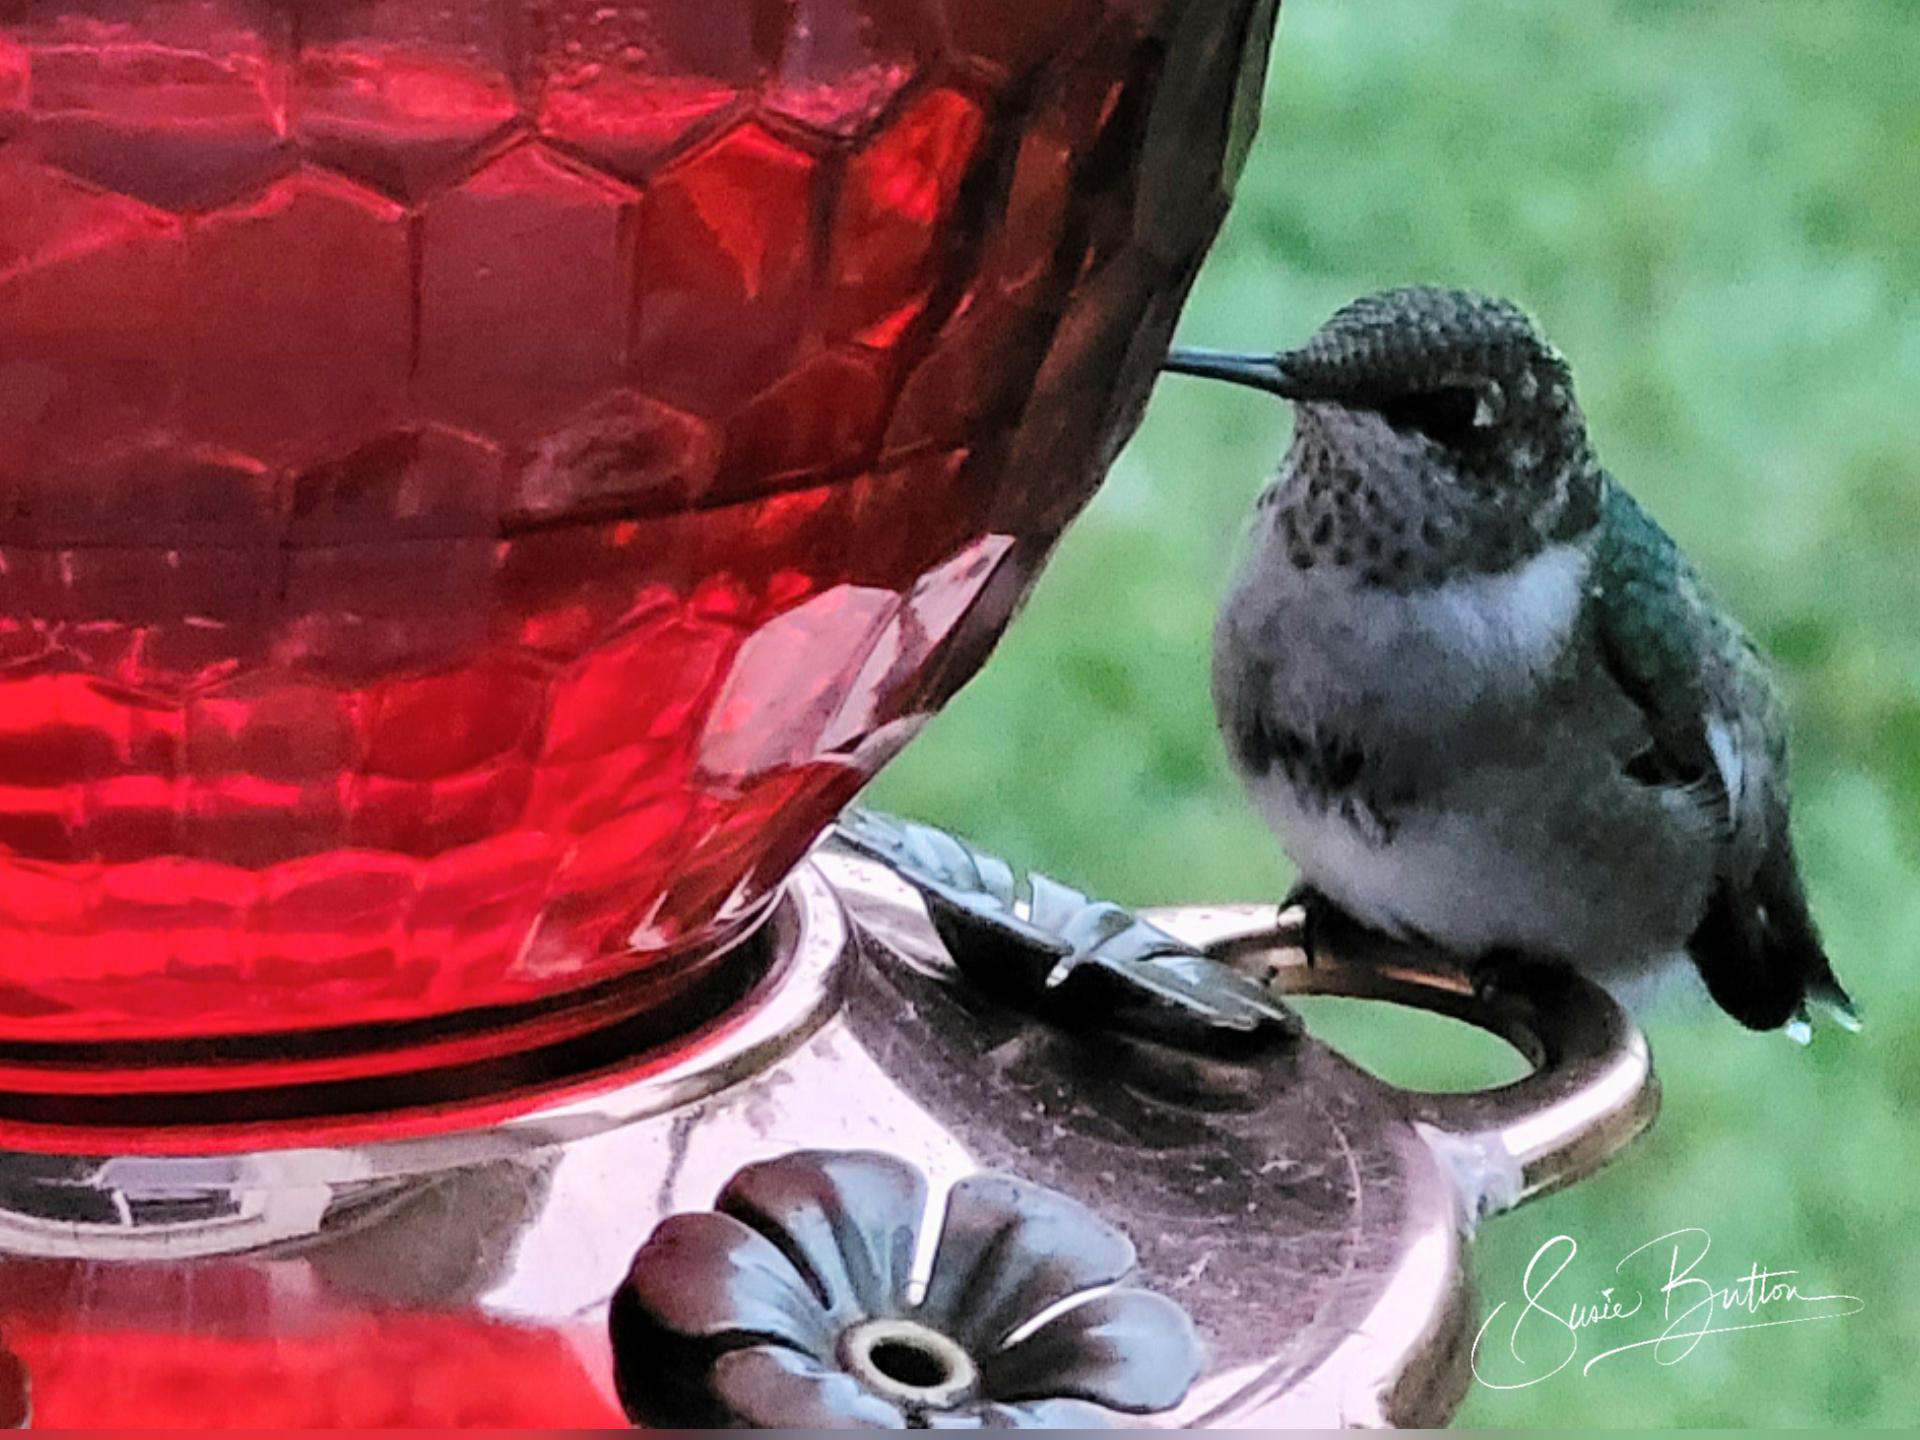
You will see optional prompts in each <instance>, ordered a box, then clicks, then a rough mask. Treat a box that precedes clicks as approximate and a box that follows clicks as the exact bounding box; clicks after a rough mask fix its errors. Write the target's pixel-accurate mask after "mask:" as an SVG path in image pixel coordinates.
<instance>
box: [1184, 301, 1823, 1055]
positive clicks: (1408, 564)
mask: <svg viewBox="0 0 1920 1440" xmlns="http://www.w3.org/2000/svg"><path fill="white" fill-rule="evenodd" d="M1165 368H1166V369H1167V370H1169V371H1172V372H1175V373H1180V374H1186V375H1198V376H1203V377H1209V378H1213V379H1219V380H1226V381H1231V382H1233V383H1235V384H1240V385H1248V386H1252V387H1254V388H1256V389H1259V390H1263V391H1267V392H1269V393H1271V394H1274V395H1278V396H1280V397H1282V398H1283V399H1286V400H1288V401H1290V402H1291V403H1292V405H1293V409H1294V417H1295V423H1294V430H1293V438H1292V442H1291V444H1290V446H1289V448H1288V450H1287V453H1286V457H1285V459H1284V461H1283V462H1282V464H1281V466H1280V470H1279V473H1278V475H1277V476H1276V478H1275V479H1274V480H1273V482H1272V483H1271V484H1270V485H1269V486H1268V487H1267V488H1266V490H1265V491H1264V492H1263V493H1262V494H1261V496H1260V498H1259V500H1258V502H1257V504H1256V507H1255V512H1254V519H1253V525H1252V533H1251V539H1250V545H1249V547H1248V550H1247V552H1246V555H1245V558H1244V560H1243V561H1242V563H1241V566H1240V569H1239V571H1238V574H1237V576H1236V578H1235V579H1234V580H1233V582H1232V583H1231V586H1230V588H1229V591H1228V594H1227V596H1226V599H1225V601H1224V602H1223V604H1222V606H1221V609H1220V613H1219V618H1218V621H1217V624H1216V626H1215V630H1214V643H1213V673H1212V689H1213V699H1214V705H1215V709H1216V711H1217V713H1218V717H1219V721H1220V728H1221V733H1222V736H1223V737H1224V740H1225V742H1226V747H1227V751H1228V755H1229V757H1230V759H1231V762H1232V765H1233V768H1234V769H1235V770H1236V771H1237V772H1238V774H1239V776H1240V778H1241V779H1242V780H1243V782H1244V783H1245V785H1246V786H1247V789H1248V791H1249V793H1250V795H1251V797H1252V799H1253V802H1254V804H1255V806H1256V808H1257V809H1258V810H1259V811H1260V813H1261V814H1262V816H1263V817H1264V819H1265V820H1266V821H1267V823H1268V824H1269V826H1270V827H1271V828H1272V829H1273V830H1274V832H1275V834H1276V835H1277V837H1278V838H1279V840H1280V842H1281V844H1282V847H1283V848H1284V849H1285V850H1286V851H1287V853H1288V855H1289V856H1290V857H1291V858H1292V860H1293V861H1294V864H1295V866H1296V868H1297V870H1298V872H1299V876H1300V882H1301V883H1300V887H1299V889H1298V890H1297V891H1296V894H1295V898H1299V899H1302V900H1304V901H1305V902H1306V903H1307V906H1308V914H1309V918H1310V920H1311V917H1312V916H1313V914H1315V913H1316V911H1317V912H1318V913H1321V914H1324V913H1325V912H1326V910H1327V909H1328V908H1331V909H1332V910H1334V911H1337V912H1339V913H1341V914H1343V915H1344V916H1346V917H1348V918H1349V919H1351V920H1354V921H1357V922H1359V923H1360V924H1361V925H1363V926H1365V927H1367V928H1369V929H1372V930H1374V931H1377V932H1381V933H1384V934H1386V935H1388V936H1392V937H1395V938H1398V939H1401V940H1405V941H1409V942H1412V943H1416V944H1422V945H1426V946H1429V947H1432V948H1434V949H1436V950H1438V951H1440V952H1442V953H1444V954H1446V955H1448V956H1450V957H1453V958H1454V959H1456V960H1458V961H1460V962H1461V963H1463V964H1465V965H1466V966H1468V967H1469V968H1470V969H1472V970H1474V971H1475V973H1478V974H1481V975H1486V974H1488V973H1490V967H1491V966H1493V965H1494V964H1495V963H1497V962H1499V961H1501V960H1505V959H1510V958H1516V957H1522V958H1527V959H1531V960H1535V961H1545V962H1548V963H1554V964H1561V965H1566V966H1570V967H1573V968H1575V969H1578V970H1580V971H1581V972H1583V973H1585V974H1587V975H1589V976H1591V977H1592V978H1593V979H1595V980H1597V981H1598V982H1600V983H1601V984H1602V985H1604V986H1606V987H1607V988H1608V989H1610V990H1612V991H1614V993H1616V994H1617V995H1623V996H1631V995H1633V994H1635V993H1637V992H1639V991H1642V990H1644V989H1645V988H1646V986H1647V982H1649V981H1652V980H1657V979H1658V978H1659V977H1662V976H1665V975H1668V974H1669V973H1671V971H1672V968H1673V967H1675V966H1677V965H1684V964H1688V963H1690V964H1691V965H1692V966H1693V967H1694V968H1695V969H1696V970H1697V971H1698V973H1699V976H1700V978H1701V979H1702V980H1703V981H1704V982H1705V986H1706V989H1707V992H1708V993H1709V994H1710V995H1711V996H1712V998H1713V1000H1714V1001H1715V1003H1717V1004H1718V1005H1719V1006H1720V1008H1722V1009H1723V1010H1725V1011H1726V1012H1727V1013H1728V1014H1729V1015H1731V1016H1732V1017H1733V1018H1734V1019H1735V1020H1738V1021H1739V1022H1740V1023H1741V1024H1743V1025H1745V1026H1747V1027H1748V1028H1750V1029H1754V1030H1774V1029H1779V1028H1782V1027H1784V1028H1785V1029H1786V1030H1787V1032H1788V1033H1789V1034H1790V1035H1792V1036H1793V1037H1794V1038H1796V1039H1798V1040H1801V1041H1802V1042H1804V1041H1805V1040H1806V1039H1807V1038H1808V1036H1809V1034H1810V1022H1809V1011H1808V1002H1809V1001H1813V1002H1817V1003H1820V1004H1821V1005H1823V1006H1824V1007H1825V1008H1826V1009H1828V1010H1830V1011H1831V1012H1832V1013H1833V1015H1834V1016H1835V1018H1836V1019H1837V1020H1839V1021H1840V1023H1842V1024H1843V1025H1845V1026H1846V1027H1847V1028H1849V1029H1852V1028H1857V1024H1858V1021H1857V1018H1856V1015H1855V1011H1854V1008H1853V1004H1852V1001H1851V1000H1850V998H1849V997H1848V995H1847V992H1846V991H1845V989H1844V988H1843V987H1842V986H1841V984H1840V982H1839V980H1838V979H1836V978H1835V976H1834V973H1833V968H1832V966H1831V965H1830V964H1829V962H1828V959H1827V955H1826V952H1825V950H1824V948H1823V947H1822V944H1821V940H1820V935H1819V931H1818V929H1817V928H1816V926H1815V923H1814V920H1813V917H1812V915H1811V914H1810V912H1809V909H1808V904H1807V897H1806V893H1805V889H1804V886H1803V884H1802V881H1801V877H1800V872H1799V865H1798V862H1797V860H1796V858H1795V854H1794V848H1793V840H1792V836H1791V833H1790V830H1789V823H1788V815H1789V802H1788V790H1787V741H1786V724H1785V717H1784V714H1783V711H1782V706H1781V702H1780V699H1779V695H1778V692H1777V691H1776V688H1775V685H1774V682H1773V678H1772V675H1771V672H1770V670H1769V667H1768V665H1767V662H1766V660H1765V659H1764V657H1763V656H1762V654H1761V652H1760V651H1759V649H1758V648H1757V647H1756V645H1755V644H1754V642H1753V641H1752V640H1751V639H1750V638H1749V637H1748V635H1747V634H1746V632H1745V631H1743V630H1742V629H1741V628H1740V626H1739V625H1738V624H1737V623H1736V622H1735V621H1734V620H1733V619H1732V617H1731V616H1729V615H1728V613H1727V612H1726V611H1725V610H1724V609H1723V608H1722V607H1721V606H1720V604H1719V603H1718V602H1717V601H1716V600H1715V599H1714V597H1713V596H1712V595H1711V594H1710V593H1709V591H1708V589H1707V587H1706V586H1705V585H1704V584H1703V583H1702V581H1701V579H1700V577H1699V576H1698V575H1697V574H1696V572H1695V570H1694V568H1693V566H1692V565H1691V564H1690V563H1689V562H1688V561H1687V559H1686V557H1685V556H1684V555H1683V554H1682V553H1681V551H1680V549H1679V547H1678V546H1677V545H1676V544H1675V543H1674V541H1673V540H1672V539H1671V538H1670V537H1669V536H1668V535H1667V533H1666V532H1665V531H1664V530H1662V529H1661V528H1660V526H1659V525H1658V524H1657V523H1655V521H1654V520H1653V518H1652V517H1651V516H1650V515H1649V514H1648V513H1647V512H1646V511H1645V510H1644V509H1642V508H1641V507H1640V505H1639V504H1638V503H1637V502H1636V501H1635V500H1634V499H1633V497H1632V496H1631V495H1629V494H1628V493H1627V491H1626V489H1625V488H1624V487H1623V486H1622V485H1621V484H1620V483H1619V481H1618V480H1616V479H1615V478H1614V477H1613V476H1612V475H1611V474H1610V473H1608V471H1607V470H1606V469H1605V468H1604V467H1603V466H1602V465H1601V463H1600V461H1599V459H1598V457H1597V456H1596V454H1595V451H1594V448H1593V444H1592V441H1591V440H1590V439H1589V437H1588V433H1587V425H1586V421H1585V419H1584V417H1583V416H1582V414H1581V410H1580V407H1579V405H1578V403H1577V402H1576V400H1575V398H1574V390H1573V377H1572V373H1571V371H1570V369H1569V367H1568V365H1567V362H1566V360H1565V359H1564V358H1563V357H1562V356H1561V355H1560V353H1559V352H1558V351H1557V350H1555V349H1554V348H1553V346H1551V345H1550V344H1549V343H1548V342H1547V341H1546V340H1545V339H1544V338H1543V337H1542V335H1541V333H1540V332H1539V330H1538V329H1537V328H1536V327H1535V326H1534V324H1533V322H1532V321H1531V320H1530V319H1529V318H1528V317H1527V316H1526V314H1524V313H1523V312H1522V311H1521V310H1520V309H1519V308H1518V307H1517V306H1515V305H1513V304H1511V303H1510V302H1507V301H1504V300H1499V299H1494V298H1490V297H1488V296H1484V295H1480V294H1475V293H1472V292H1469V291H1463V290H1452V289H1440V288H1434V287H1412V288H1405V289H1397V290H1389V291H1384V292H1382V293H1379V294H1374V295H1369V296H1366V297H1364V298H1361V299H1359V300H1355V301H1353V302H1352V303H1351V304H1349V305H1347V306H1345V307H1344V308H1342V309H1340V310H1339V311H1337V312H1336V313H1335V314H1334V315H1333V316H1332V318H1331V319H1329V320H1328V321H1327V322H1326V323H1325V324H1324V325H1323V326H1322V327H1321V328H1320V329H1319V330H1318V331H1317V332H1316V333H1315V334H1313V335H1312V336H1311V337H1310V338H1309V339H1308V340H1307V341H1306V343H1305V344H1303V345H1301V346H1300V347H1299V348H1298V349H1295V350H1290V351H1286V352H1284V353H1281V354H1277V355H1273V356H1259V355H1228V354H1221V353H1216V352H1210V351H1195V350H1175V351H1174V352H1172V354H1171V355H1170V356H1169V358H1168V360H1167V361H1166V362H1165ZM1309 933H1311V931H1310V932H1309Z"/></svg>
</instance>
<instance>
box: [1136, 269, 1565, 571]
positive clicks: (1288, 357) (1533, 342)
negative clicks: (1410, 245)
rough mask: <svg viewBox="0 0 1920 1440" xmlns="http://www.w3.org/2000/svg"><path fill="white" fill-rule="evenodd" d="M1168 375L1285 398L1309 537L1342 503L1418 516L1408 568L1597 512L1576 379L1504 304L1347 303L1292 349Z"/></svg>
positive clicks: (1428, 291) (1351, 508) (1408, 298)
mask: <svg viewBox="0 0 1920 1440" xmlns="http://www.w3.org/2000/svg"><path fill="white" fill-rule="evenodd" d="M1167 368H1168V369H1169V370H1173V371H1177V372H1180V373H1184V374H1196V375H1204V376H1209V377H1211V378H1215V379H1225V380H1232V381H1235V382H1237V383H1239V384H1244V385H1252V386H1254V387H1256V388H1258V389H1262V390H1266V391H1268V392H1270V393H1272V394H1275V395H1279V396H1282V397H1284V398H1285V399H1287V400H1290V401H1292V402H1293V403H1294V407H1295V411H1296V415H1297V422H1298V423H1297V424H1296V427H1295V434H1294V443H1293V449H1292V450H1291V451H1290V452H1289V454H1288V457H1287V464H1286V466H1285V468H1284V469H1283V471H1282V475H1281V487H1280V490H1281V491H1282V492H1284V491H1285V490H1286V489H1287V488H1288V487H1289V486H1292V487H1293V488H1295V489H1298V490H1299V491H1300V492H1301V493H1300V494H1299V495H1298V496H1297V497H1295V498H1297V499H1298V500H1299V501H1300V508H1304V509H1307V510H1309V511H1311V512H1312V513H1310V514H1308V515H1307V517H1306V518H1307V520H1308V521H1310V522H1311V523H1309V524H1308V525H1307V526H1306V533H1307V534H1308V535H1309V536H1312V535H1315V534H1319V533H1323V532H1335V533H1336V534H1337V532H1338V531H1340V530H1341V529H1342V528H1352V527H1351V526H1348V527H1343V526H1342V525H1341V523H1340V522H1341V521H1342V520H1343V519H1344V518H1348V515H1347V512H1364V513H1363V514H1361V515H1360V516H1359V518H1357V519H1355V520H1354V524H1355V525H1365V524H1367V523H1368V522H1367V521H1366V519H1365V516H1369V515H1370V516H1375V517H1380V519H1381V525H1380V527H1378V528H1384V529H1389V530H1390V533H1397V532H1398V531H1399V530H1401V529H1404V528H1405V525H1406V522H1407V521H1409V520H1412V522H1413V524H1414V526H1415V533H1416V535H1417V536H1424V543H1421V544H1418V545H1414V546H1412V547H1411V549H1413V550H1415V551H1418V552H1421V553H1418V554H1414V555H1412V556H1410V558H1409V561H1408V563H1409V564H1412V563H1414V562H1422V563H1420V564H1418V566H1417V568H1419V569H1422V570H1425V571H1430V572H1431V571H1438V570H1443V569H1444V570H1454V569H1457V568H1459V567H1462V566H1464V567H1466V568H1469V569H1496V568H1502V567H1503V566H1504V565H1506V564H1509V563H1511V562H1512V561H1513V560H1514V559H1517V558H1519V557H1521V556H1522V555H1524V554H1526V553H1530V552H1531V551H1532V550H1534V549H1537V548H1538V547H1539V546H1540V545H1543V544H1545V543H1548V542H1549V541H1551V540H1553V539H1557V538H1566V537H1567V536H1569V535H1571V534H1575V533H1578V531H1580V530H1582V529H1584V528H1585V527H1586V525H1588V524H1590V523H1591V521H1592V519H1593V516H1594V515H1595V513H1596V510H1597V501H1598V495H1599V471H1598V467H1597V465H1596V463H1595V461H1594V457H1593V454H1592V451H1591V449H1590V447H1589V446H1588V443H1587V432H1586V421H1585V420H1584V418H1583V417H1582V416H1581V413H1580V408H1579V406H1578V404H1576V403H1575V400H1574V396H1573V377H1572V374H1571V372H1570V371H1569V370H1568V368H1567V363H1566V361H1565V360H1564V359H1563V358H1561V355H1560V353H1559V352H1558V351H1557V350H1555V349H1554V348H1553V347H1552V346H1551V345H1549V344H1548V343H1547V341H1546V340H1545V339H1544V338H1543V337H1542V336H1541V334H1540V332H1539V331H1538V330H1537V329H1536V328H1535V327H1534V325H1533V322H1532V321H1531V320H1529V319H1528V318H1527V316H1526V314H1525V313H1524V312H1523V311H1521V310H1520V309H1519V308H1518V307H1517V306H1515V305H1512V304H1510V303H1509V302H1507V301H1505V300H1496V299H1492V298H1490V297H1488V296H1485V295H1477V294H1474V293H1473V292H1471V291H1466V290H1446V289H1439V288H1434V287H1428V286H1418V287H1411V288H1407V289H1400V290H1386V291H1382V292H1380V293H1379V294H1375V295H1368V296H1364V297H1363V298H1361V299H1359V300H1355V301H1353V302H1352V303H1351V304H1349V305H1346V306H1344V307H1342V308H1341V309H1340V310H1338V311H1336V312H1335V313H1334V315H1333V316H1332V317H1331V318H1330V319H1329V320H1328V321H1327V322H1326V323H1325V324H1324V325H1322V326H1321V327H1320V329H1319V330H1318V331H1316V332H1315V333H1314V334H1313V335H1312V337H1310V338H1309V339H1308V340H1307V342H1306V343H1305V344H1304V345H1302V346H1300V347H1299V348H1298V349H1296V350H1289V351H1286V352H1284V353H1282V354H1279V355H1274V356H1270V357H1255V356H1229V355H1216V354H1211V353H1207V352H1198V351H1181V350H1176V351H1174V352H1173V354H1172V355H1171V356H1170V357H1169V359H1168V362H1167ZM1282 498H1283V499H1284V498H1285V497H1284V494H1283V495H1282ZM1308 502H1312V503H1311V504H1310V505H1309V503H1308ZM1322 511H1325V512H1328V513H1330V515H1331V519H1330V520H1329V521H1328V522H1327V523H1325V524H1322V523H1320V521H1319V519H1318V514H1319V513H1320V512H1322ZM1388 522H1399V523H1397V524H1393V525H1391V526H1389V525H1388ZM1389 538H1390V536H1389ZM1382 543H1384V542H1382ZM1343 548H1345V549H1349V550H1351V549H1353V548H1354V547H1353V546H1351V545H1349V546H1346V547H1343ZM1368 548H1372V547H1371V544H1369V547H1368ZM1336 553H1337V551H1336ZM1403 568H1404V567H1403Z"/></svg>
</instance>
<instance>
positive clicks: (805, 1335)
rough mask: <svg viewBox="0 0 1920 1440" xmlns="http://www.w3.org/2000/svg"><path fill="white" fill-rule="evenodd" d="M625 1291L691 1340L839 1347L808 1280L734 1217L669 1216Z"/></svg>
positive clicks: (634, 1267) (636, 1258)
mask: <svg viewBox="0 0 1920 1440" xmlns="http://www.w3.org/2000/svg"><path fill="white" fill-rule="evenodd" d="M623 1293H625V1294H626V1295H628V1296H630V1297H631V1299H632V1301H633V1302H634V1303H635V1304H636V1305H638V1306H639V1307H640V1308H641V1309H642V1310H644V1311H645V1312H646V1313H647V1314H648V1315H649V1316H651V1317H652V1319H653V1322H654V1323H656V1324H658V1325H660V1326H662V1327H664V1328H666V1329H668V1330H671V1331H672V1332H674V1333H675V1334H677V1335H684V1336H687V1337H689V1338H709V1337H720V1336H728V1337H758V1338H763V1339H767V1340H774V1341H778V1342H780V1343H782V1344H786V1345H790V1346H793V1347H794V1348H796V1349H801V1350H813V1351H825V1350H827V1349H829V1348H830V1347H831V1346H832V1344H833V1332H832V1330H831V1329H830V1320H829V1317H828V1315H827V1312H826V1310H825V1309H824V1307H822V1305H821V1304H820V1301H819V1298H818V1297H817V1296H816V1295H815V1294H814V1292H813V1291H812V1289H810V1288H809V1287H808V1285H807V1283H806V1280H805V1278H804V1277H803V1276H802V1275H801V1274H800V1272H799V1271H798V1270H796V1269H795V1268H794V1266H793V1264H792V1262H790V1261H789V1260H788V1259H787V1257H786V1256H785V1255H783V1254H781V1252H780V1250H779V1249H778V1248H777V1247H776V1246H775V1245H774V1244H773V1243H772V1242H771V1241H769V1240H768V1239H767V1238H766V1237H765V1236H764V1235H761V1234H758V1233H756V1232H755V1231H754V1230H752V1229H749V1228H748V1227H747V1226H746V1225H744V1224H742V1223H741V1222H740V1221H739V1220H736V1219H734V1218H733V1217H732V1216H729V1215H716V1214H713V1213H712V1212H710V1211H709V1212H703V1213H694V1214H687V1215H669V1216H668V1217H667V1218H666V1219H665V1220H663V1221H662V1222H661V1223H660V1227H659V1228H658V1229H657V1230H655V1231H654V1232H653V1234H652V1235H651V1236H649V1237H648V1239H647V1243H646V1244H645V1245H643V1246H641V1247H640V1251H639V1253H638V1254H637V1255H635V1256H634V1258H633V1265H632V1268H631V1269H630V1270H629V1271H628V1275H627V1285H626V1289H625V1291H624V1292H623Z"/></svg>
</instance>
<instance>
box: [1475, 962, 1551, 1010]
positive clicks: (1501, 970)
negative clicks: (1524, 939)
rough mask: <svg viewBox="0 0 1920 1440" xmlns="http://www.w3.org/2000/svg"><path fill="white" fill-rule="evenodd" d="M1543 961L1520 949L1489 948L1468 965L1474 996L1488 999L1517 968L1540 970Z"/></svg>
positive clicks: (1483, 999)
mask: <svg viewBox="0 0 1920 1440" xmlns="http://www.w3.org/2000/svg"><path fill="white" fill-rule="evenodd" d="M1540 965H1541V962H1540V961H1539V960H1537V959H1534V958H1533V957H1531V956H1529V955H1526V954H1524V953H1522V952H1521V951H1518V950H1508V949H1500V950H1489V951H1487V953H1486V954H1484V955H1482V956H1480V958H1479V959H1477V960H1474V961H1471V962H1469V963H1468V965H1467V967H1466V968H1467V979H1468V981H1469V983H1471V984H1472V986H1473V998H1474V999H1475V1000H1480V1001H1486V1000H1490V999H1492V998H1493V996H1494V995H1495V994H1496V993H1497V992H1498V991H1499V990H1500V989H1501V988H1502V986H1503V985H1504V984H1505V983H1506V981H1507V980H1508V978H1509V977H1510V976H1512V975H1513V973H1514V972H1515V971H1517V970H1534V971H1537V970H1539V968H1540Z"/></svg>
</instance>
